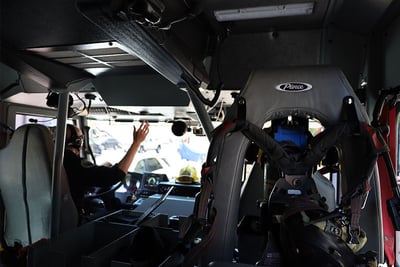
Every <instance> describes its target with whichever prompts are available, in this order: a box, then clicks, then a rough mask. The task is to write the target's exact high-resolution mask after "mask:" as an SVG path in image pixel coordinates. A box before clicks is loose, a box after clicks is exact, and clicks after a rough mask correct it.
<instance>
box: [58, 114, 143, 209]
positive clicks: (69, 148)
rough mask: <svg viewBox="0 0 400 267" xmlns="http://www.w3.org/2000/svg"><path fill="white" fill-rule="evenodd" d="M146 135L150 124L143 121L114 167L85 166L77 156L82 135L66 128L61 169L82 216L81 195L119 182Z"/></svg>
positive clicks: (70, 126)
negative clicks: (90, 189) (89, 190)
mask: <svg viewBox="0 0 400 267" xmlns="http://www.w3.org/2000/svg"><path fill="white" fill-rule="evenodd" d="M148 133H149V123H148V122H147V121H146V122H142V124H141V125H140V127H139V129H137V130H136V128H134V130H133V142H132V144H131V146H130V147H129V149H128V151H127V152H126V154H125V156H124V157H123V158H122V159H121V160H120V161H119V163H117V164H115V165H113V166H96V165H89V164H87V163H85V162H84V161H83V160H82V158H81V157H80V149H81V147H82V144H83V134H82V132H81V130H80V129H79V128H78V127H75V126H74V125H72V124H68V125H67V130H66V138H65V152H64V168H65V171H66V173H67V176H68V181H69V186H70V191H71V195H72V198H73V200H74V202H75V205H76V207H77V209H78V211H79V212H80V213H81V214H82V213H84V211H83V208H84V202H83V201H84V194H85V191H86V190H87V189H88V188H90V187H94V186H95V187H110V186H112V185H114V184H116V183H118V182H120V181H122V180H123V179H124V178H125V176H126V173H127V172H128V169H129V166H130V165H131V163H132V160H133V158H134V157H135V154H136V153H137V151H138V149H139V147H140V144H141V143H142V142H143V141H144V140H145V138H146V136H147V134H148Z"/></svg>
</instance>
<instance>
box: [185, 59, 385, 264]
mask: <svg viewBox="0 0 400 267" xmlns="http://www.w3.org/2000/svg"><path fill="white" fill-rule="evenodd" d="M289 117H297V118H301V119H303V120H305V119H307V120H308V119H317V120H318V121H319V122H320V123H321V124H322V126H324V128H325V131H323V132H322V133H320V134H318V135H316V136H314V137H313V138H310V140H308V141H307V142H306V146H305V150H304V151H302V152H301V153H300V154H299V153H292V152H293V150H291V148H293V146H286V147H285V146H283V145H282V144H283V143H284V141H288V140H284V139H282V138H281V137H282V136H283V137H284V138H286V137H285V135H287V133H286V134H282V132H281V134H280V135H279V136H280V140H278V139H275V136H274V135H272V134H271V133H268V132H266V131H265V130H263V129H262V127H263V125H264V124H265V122H267V121H270V122H274V121H282V120H285V119H287V118H289ZM368 125H369V119H368V116H367V114H366V112H365V110H364V107H363V105H362V104H361V103H360V101H359V100H358V98H357V97H356V95H355V94H354V91H353V89H352V88H351V86H350V84H349V83H348V81H347V80H346V78H345V76H344V75H343V73H342V72H341V70H340V69H338V68H336V67H331V66H315V67H314V66H307V67H289V68H276V69H264V70H257V71H254V72H253V73H252V74H251V76H250V77H249V80H248V82H247V84H246V87H245V88H244V89H243V90H242V92H241V93H240V95H239V96H238V97H237V98H236V100H235V102H234V104H233V105H232V107H231V108H230V110H229V112H228V114H227V115H226V117H225V121H224V123H223V124H222V125H221V126H220V127H218V128H217V129H216V130H215V131H214V135H213V140H212V143H211V145H210V149H209V152H208V156H207V161H206V164H205V168H204V169H203V171H202V174H203V175H202V183H203V185H202V187H203V189H202V194H203V195H202V196H199V197H198V201H197V205H196V207H197V209H196V210H195V212H194V217H195V218H197V222H201V221H202V220H206V221H207V224H206V225H208V227H207V229H210V230H209V231H207V234H206V238H203V240H205V241H204V242H203V243H204V244H207V245H204V247H206V246H207V249H204V253H205V254H204V255H205V256H203V259H202V261H203V262H212V261H230V260H231V258H232V252H233V251H234V250H235V248H236V247H237V246H238V238H237V223H238V218H239V219H240V217H239V210H241V212H242V213H244V212H245V211H246V205H250V204H248V203H247V204H245V203H246V199H252V200H254V197H251V198H247V197H246V196H245V195H242V196H240V192H241V191H242V192H244V194H251V193H252V192H246V190H241V189H242V188H241V187H242V171H243V162H244V160H245V156H246V151H247V148H248V147H249V145H250V144H252V143H254V144H256V145H257V146H258V147H259V148H260V150H261V151H262V152H263V153H264V154H266V157H265V162H266V163H267V164H268V166H271V165H274V166H275V169H277V170H278V171H277V172H274V173H278V174H279V175H280V176H279V177H275V178H274V179H275V180H278V181H279V182H278V183H277V185H276V188H275V189H276V190H275V191H274V192H275V193H276V192H277V191H279V190H278V189H282V192H284V193H283V195H284V197H283V198H280V197H277V198H275V196H277V195H274V196H273V197H272V198H273V199H272V201H277V200H279V201H281V202H282V204H283V210H282V211H279V212H280V213H281V214H279V215H281V216H284V217H281V218H289V217H290V218H295V219H296V220H295V221H296V223H299V224H295V225H293V223H292V222H291V221H287V222H285V223H284V224H280V223H281V222H282V221H280V222H278V223H279V227H278V229H279V230H278V231H277V232H275V233H274V234H275V236H276V238H275V240H276V241H277V242H285V240H286V241H288V240H290V238H291V236H292V237H293V235H292V234H290V231H289V230H290V229H291V228H290V227H289V228H286V226H288V225H291V227H292V228H293V229H297V230H298V229H300V228H298V227H297V226H298V225H300V226H305V225H306V223H305V222H304V221H299V220H298V216H297V215H298V214H300V220H302V217H301V216H302V215H303V214H305V215H307V214H306V213H304V212H303V211H305V210H301V207H300V206H299V205H297V206H296V204H298V203H301V202H302V200H304V199H307V201H309V200H310V197H309V196H310V195H313V194H314V195H317V194H318V193H319V192H318V187H316V186H315V185H314V182H313V180H311V177H312V175H313V174H314V172H315V170H316V168H315V167H316V165H317V164H318V163H319V162H320V161H321V160H322V159H323V158H324V157H325V156H326V154H327V153H328V151H329V150H330V149H331V148H332V147H334V148H335V149H337V150H338V152H339V155H340V158H339V162H340V164H341V166H340V183H338V185H339V186H338V189H337V192H338V193H339V196H340V197H341V199H340V201H338V202H341V203H342V205H343V207H346V208H345V209H347V208H348V209H349V210H351V205H352V204H355V202H357V203H358V204H360V203H361V202H363V201H364V200H365V199H366V196H367V195H368V196H369V197H368V202H366V205H365V208H364V209H363V210H362V211H361V210H360V209H357V210H356V211H355V212H354V213H357V212H360V216H361V217H357V215H358V214H353V212H350V215H349V216H350V217H347V218H346V220H345V221H346V225H347V226H348V225H349V224H351V223H354V224H353V225H351V226H360V228H362V229H363V230H364V231H365V233H366V235H367V236H368V242H367V243H366V244H365V246H364V247H363V249H362V250H361V251H360V253H362V252H365V251H370V250H373V251H378V253H379V254H378V261H379V262H383V258H384V257H383V253H382V247H381V246H382V243H381V241H380V240H381V239H382V236H383V235H382V229H381V228H380V225H381V221H380V220H381V219H380V218H381V208H380V203H379V196H378V194H379V192H377V191H376V190H375V188H374V184H378V183H379V177H378V176H377V175H376V172H375V171H374V168H375V162H376V158H377V155H378V153H379V152H380V151H379V150H380V149H384V148H383V146H384V145H383V144H382V147H376V146H375V145H374V144H373V142H372V138H373V137H372V135H374V134H376V133H375V131H374V129H372V128H371V127H369V126H368ZM296 131H297V134H298V129H296ZM289 141H293V140H289ZM303 141H304V138H300V139H299V142H298V143H302V142H303ZM295 143H296V142H295ZM286 144H287V143H286ZM232 155H235V156H232ZM265 169H267V168H265ZM265 169H264V170H265ZM261 175H264V176H265V177H266V178H267V179H268V178H269V177H268V175H269V174H268V173H265V172H261ZM296 176H297V177H296ZM278 178H280V179H281V180H279V179H278ZM258 180H259V179H258ZM207 181H209V182H207ZM288 181H290V182H288ZM249 184H251V181H248V183H247V185H249ZM299 185H302V186H303V187H302V188H300V187H299ZM369 185H372V189H371V191H369V193H367V191H368V189H369ZM315 191H316V192H315ZM355 192H359V194H358V193H355ZM206 194H207V195H206ZM357 194H358V196H359V197H358V198H353V196H354V195H357ZM264 195H265V192H263V195H260V196H259V199H261V200H264V201H266V202H268V201H269V200H268V199H265V198H264ZM301 196H302V197H304V199H302V198H301ZM206 199H207V201H205V200H206ZM354 200H356V201H354ZM253 202H254V201H253ZM311 202H312V204H315V205H317V206H318V205H319V204H318V199H313V198H311ZM303 203H304V202H303ZM306 204H308V203H306ZM306 204H305V205H304V206H306V207H308V210H309V212H308V213H310V214H309V215H307V216H310V220H314V219H318V218H319V217H321V216H322V217H323V216H325V215H326V214H329V212H331V211H328V210H324V211H322V210H323V208H322V207H321V206H318V209H317V208H315V209H314V210H313V209H312V207H316V206H315V205H314V206H312V205H306ZM243 205H244V206H243ZM252 205H257V203H252ZM271 207H272V206H271V205H269V206H268V209H269V210H268V212H266V213H262V214H260V216H261V217H262V216H264V215H265V214H270V209H271ZM306 207H305V209H306ZM311 210H312V212H311ZM318 210H320V211H318ZM289 211H290V212H291V213H292V214H289ZM240 215H243V214H240ZM292 215H293V216H295V217H292ZM285 216H286V217H285ZM353 216H354V217H353ZM305 217H306V216H304V218H305ZM351 218H357V219H355V220H353V221H352V219H351ZM360 218H361V219H360ZM363 218H368V220H363ZM371 218H374V219H372V220H371ZM322 221H326V220H322ZM193 224H195V223H193ZM203 224H204V222H203ZM281 226H282V227H281ZM294 226H296V227H294ZM316 228H318V227H314V226H313V228H312V230H313V231H311V230H310V231H309V232H310V233H311V232H319V231H320V230H321V229H320V228H319V229H316ZM348 229H350V230H352V228H348ZM269 230H271V229H266V232H268V231H269ZM286 230H287V231H286ZM308 230H309V229H308V228H307V231H308ZM314 230H315V231H314ZM357 230H358V229H357ZM281 231H282V232H281ZM307 231H306V230H305V232H307ZM321 231H322V232H323V230H321ZM284 233H289V234H286V235H285V234H284ZM324 234H326V233H324ZM327 234H331V233H327ZM351 234H353V232H351ZM356 234H357V235H358V237H360V235H362V234H360V232H359V231H358V232H357V233H356ZM305 236H306V235H301V238H303V237H305ZM301 238H300V237H298V238H297V239H296V242H295V241H293V240H290V242H293V244H294V246H293V247H292V248H293V251H295V253H294V254H293V253H289V252H288V251H284V250H281V251H280V253H284V254H286V256H291V255H295V254H296V251H297V252H298V251H300V247H301V252H303V251H304V252H307V253H304V254H302V253H300V254H298V256H296V257H293V258H295V259H300V260H301V261H304V264H307V261H309V259H310V257H311V256H312V254H314V255H318V249H317V248H319V249H321V250H322V251H324V252H327V253H331V252H332V251H333V252H334V253H333V254H334V255H339V254H340V252H339V251H336V249H335V248H334V247H324V246H322V243H323V240H320V241H318V242H316V243H315V244H314V245H315V247H314V248H310V250H306V249H305V246H306V244H307V242H304V241H301ZM266 239H267V237H266ZM333 239H335V240H337V239H338V238H337V237H334V238H333ZM210 240H212V242H211V241H210ZM353 241H354V240H352V242H353ZM355 241H356V242H357V240H355ZM206 242H207V243H206ZM345 243H346V242H345V241H343V244H342V243H341V244H340V246H338V247H342V245H344V247H349V246H348V244H345ZM282 244H283V246H284V243H282ZM247 245H250V244H247ZM319 245H321V246H319ZM199 247H200V248H199ZM201 247H202V245H199V246H197V248H196V251H194V252H189V253H188V254H189V255H190V254H192V253H193V254H192V256H191V257H192V258H193V257H194V253H196V254H199V253H198V252H197V251H199V250H201ZM330 249H332V250H330ZM357 249H359V248H357ZM326 250H327V251H326ZM330 251H331V252H330ZM335 251H336V252H337V253H335ZM311 252H312V253H311ZM257 253H259V254H262V253H263V251H258V252H257ZM310 253H311V254H310ZM238 254H239V257H238V258H239V260H240V251H239V253H238ZM344 254H346V255H347V252H346V253H342V255H343V257H345V256H344ZM349 254H350V255H351V256H350V258H351V259H350V260H349V261H348V260H347V258H346V259H344V258H342V259H341V258H340V257H338V258H336V259H335V258H334V259H333V260H332V261H331V262H329V263H327V264H331V263H332V262H335V261H336V262H337V264H338V266H340V262H341V261H342V262H345V263H346V264H347V263H349V262H355V260H356V259H355V257H356V255H355V253H354V250H351V249H350V252H349ZM353 254H354V255H353ZM321 255H322V253H321ZM286 258H288V257H286ZM242 260H243V258H242ZM246 263H248V262H246ZM253 263H254V262H253ZM288 266H290V263H289V264H288ZM321 266H322V265H321ZM332 266H334V265H332Z"/></svg>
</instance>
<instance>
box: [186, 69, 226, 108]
mask: <svg viewBox="0 0 400 267" xmlns="http://www.w3.org/2000/svg"><path fill="white" fill-rule="evenodd" d="M182 79H183V80H184V81H185V83H186V84H187V85H188V87H189V88H188V90H192V91H193V92H194V93H195V95H196V96H197V97H198V98H199V99H200V101H201V102H203V104H205V105H207V106H210V107H212V106H214V105H215V103H217V101H218V98H219V96H220V94H221V90H222V85H220V86H218V88H217V89H216V91H215V95H214V97H213V99H211V100H210V99H208V98H206V97H204V96H203V94H202V93H201V92H200V87H199V86H196V85H195V84H194V82H192V81H190V78H189V77H188V76H187V75H186V74H183V75H182Z"/></svg>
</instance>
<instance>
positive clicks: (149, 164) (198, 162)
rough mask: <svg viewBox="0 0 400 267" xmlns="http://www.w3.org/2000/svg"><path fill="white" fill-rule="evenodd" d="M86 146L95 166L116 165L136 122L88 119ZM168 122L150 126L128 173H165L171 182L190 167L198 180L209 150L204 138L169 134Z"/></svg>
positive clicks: (138, 123)
mask: <svg viewBox="0 0 400 267" xmlns="http://www.w3.org/2000/svg"><path fill="white" fill-rule="evenodd" d="M88 126H89V140H90V147H91V150H92V152H93V155H94V157H95V159H96V164H98V165H101V164H103V163H105V162H110V163H111V164H115V163H118V162H119V161H120V160H121V159H122V157H123V156H124V155H125V153H126V150H127V149H128V148H129V146H130V145H131V143H132V137H133V127H134V126H135V127H136V128H138V127H139V126H140V122H120V121H113V120H100V119H98V120H94V119H89V118H88ZM171 126H172V124H171V123H166V122H157V123H153V122H151V123H150V132H149V134H148V136H147V138H146V140H145V141H144V142H143V143H142V144H141V146H140V148H139V151H138V153H137V154H136V156H135V158H134V160H133V162H132V164H131V167H130V169H129V171H131V172H133V171H134V172H139V173H143V172H157V173H162V174H166V175H167V177H168V179H169V180H170V181H174V179H175V177H176V176H177V175H178V174H179V170H180V169H181V168H183V167H185V166H186V165H191V166H194V167H195V168H196V170H197V173H198V176H199V177H200V171H201V166H202V164H203V163H204V161H205V159H206V155H207V151H208V147H209V141H208V139H207V137H206V136H205V135H203V136H198V135H195V134H194V133H193V131H188V132H187V133H185V134H184V135H183V136H181V137H177V136H175V135H174V134H173V133H172V131H171Z"/></svg>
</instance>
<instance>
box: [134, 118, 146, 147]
mask: <svg viewBox="0 0 400 267" xmlns="http://www.w3.org/2000/svg"><path fill="white" fill-rule="evenodd" d="M148 133H149V122H148V121H144V122H142V123H141V124H140V127H139V129H137V130H136V127H133V142H135V143H141V142H143V141H144V139H146V136H147V134H148Z"/></svg>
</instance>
